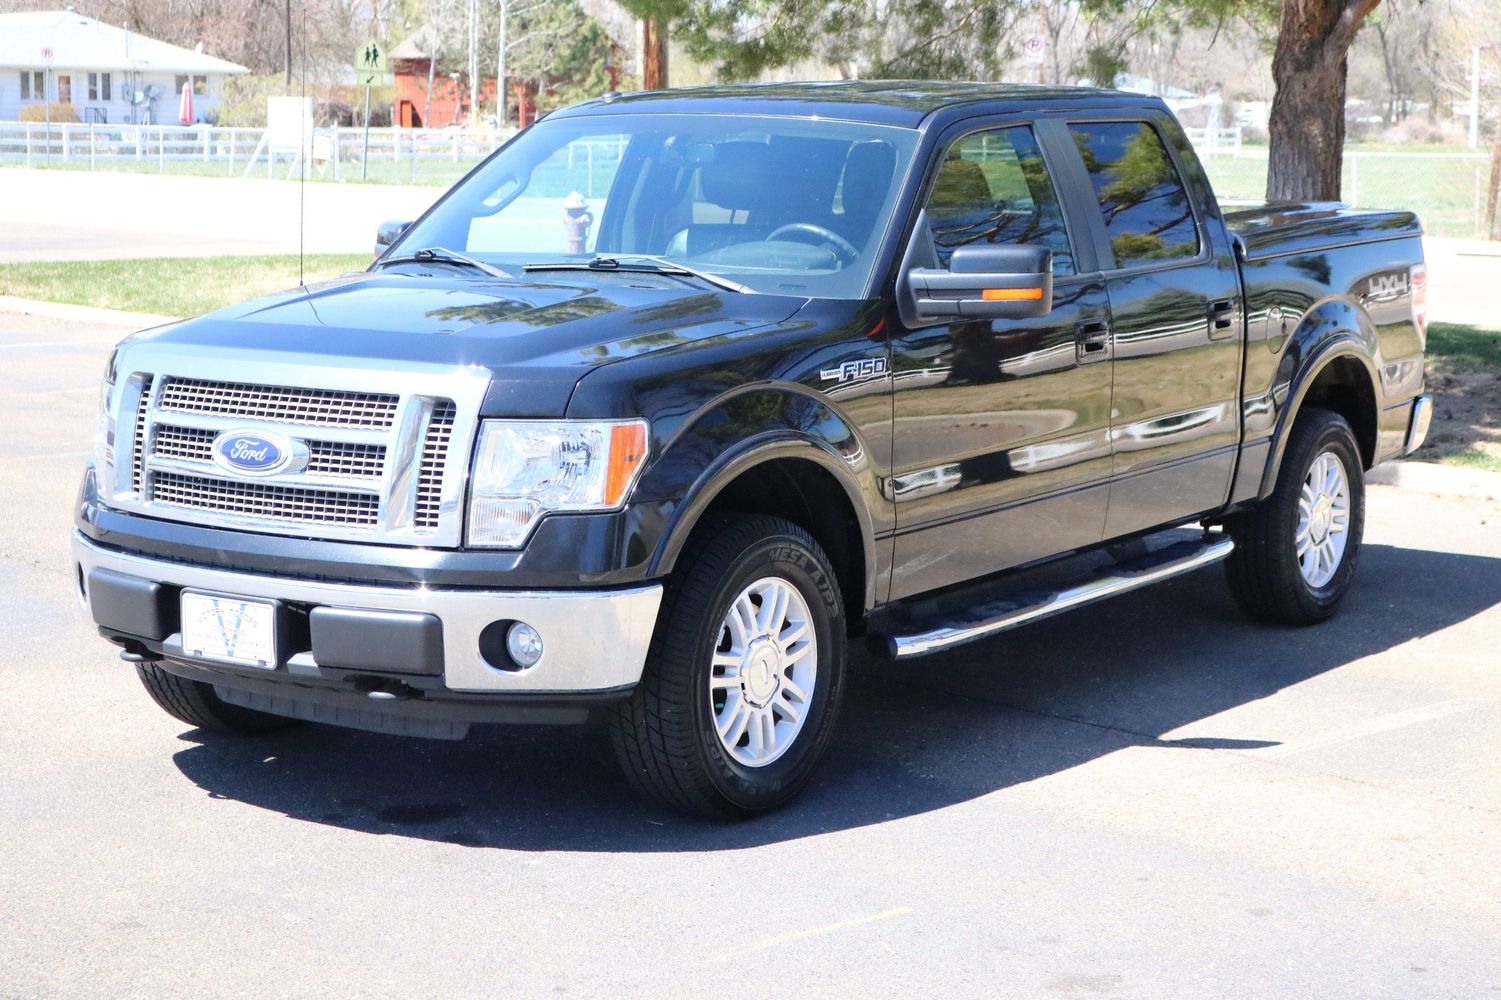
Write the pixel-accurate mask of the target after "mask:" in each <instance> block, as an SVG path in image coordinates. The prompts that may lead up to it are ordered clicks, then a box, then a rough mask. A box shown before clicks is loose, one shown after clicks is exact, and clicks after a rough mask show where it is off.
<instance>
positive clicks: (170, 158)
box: [0, 122, 514, 180]
mask: <svg viewBox="0 0 1501 1000" xmlns="http://www.w3.org/2000/svg"><path fill="white" fill-rule="evenodd" d="M513 134H514V133H513V132H512V131H510V130H505V131H499V130H477V129H476V130H469V129H403V128H372V129H371V130H370V135H369V147H368V154H367V152H366V137H365V130H364V129H363V128H340V127H338V126H332V127H328V128H318V129H314V130H313V132H312V134H311V135H310V137H309V141H308V142H307V143H306V144H305V146H304V149H303V153H304V155H303V156H299V155H298V154H299V150H298V143H297V142H296V141H295V139H294V140H293V142H292V143H291V144H290V145H273V144H272V143H270V142H268V141H267V133H266V131H265V130H264V129H258V128H219V127H214V126H204V125H192V126H184V125H101V124H97V123H93V122H68V123H59V122H54V123H52V124H51V125H50V126H49V125H47V124H45V123H42V122H0V164H4V165H11V166H15V165H24V166H28V167H36V166H43V165H50V166H54V167H71V168H74V169H102V170H120V169H127V170H147V171H153V170H154V171H155V172H158V173H192V174H217V175H222V176H226V177H237V176H262V177H271V178H276V177H295V176H297V175H298V173H299V171H300V168H301V167H302V165H303V164H304V163H305V164H306V169H307V174H308V176H309V177H310V178H321V179H327V180H350V179H358V178H360V176H361V174H362V173H365V174H370V173H372V172H373V171H372V168H375V167H377V165H378V167H379V170H378V174H379V177H376V178H372V179H381V178H390V179H403V178H401V177H400V172H399V171H396V170H394V169H393V165H400V164H402V163H404V162H405V163H407V164H409V165H410V164H413V163H416V164H447V165H449V167H450V169H449V170H448V171H446V172H447V173H450V174H456V173H457V171H454V170H452V165H454V164H459V165H471V166H472V165H473V164H474V163H476V162H478V161H479V160H481V159H483V158H484V157H486V156H488V155H489V154H490V153H491V152H493V151H494V150H495V148H496V147H497V146H499V145H500V144H501V143H502V142H504V141H505V140H506V139H508V138H510V137H511V135H513ZM362 168H363V169H362Z"/></svg>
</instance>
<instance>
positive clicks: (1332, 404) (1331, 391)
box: [1299, 357, 1377, 469]
mask: <svg viewBox="0 0 1501 1000" xmlns="http://www.w3.org/2000/svg"><path fill="white" fill-rule="evenodd" d="M1310 407H1316V408H1318V409H1320V410H1332V411H1334V412H1335V413H1338V414H1339V415H1340V416H1342V417H1344V418H1345V420H1346V422H1348V423H1349V425H1350V429H1351V430H1353V431H1354V432H1355V442H1356V444H1358V445H1359V446H1360V459H1361V461H1362V462H1364V463H1365V467H1366V468H1367V469H1369V468H1370V467H1371V466H1373V465H1375V464H1376V423H1377V419H1376V392H1375V389H1374V388H1373V387H1372V386H1371V377H1370V375H1369V374H1368V373H1367V372H1366V368H1365V366H1364V365H1362V364H1361V363H1360V362H1359V361H1357V360H1355V359H1354V358H1351V357H1343V358H1335V359H1334V360H1333V361H1331V362H1329V364H1327V365H1325V366H1324V368H1323V369H1322V370H1321V371H1320V372H1319V373H1318V375H1317V376H1315V377H1314V380H1313V385H1311V386H1309V387H1308V393H1307V395H1305V396H1304V397H1303V404H1302V408H1303V409H1308V408H1310ZM1299 412H1300V413H1301V412H1302V411H1301V410H1300V411H1299Z"/></svg>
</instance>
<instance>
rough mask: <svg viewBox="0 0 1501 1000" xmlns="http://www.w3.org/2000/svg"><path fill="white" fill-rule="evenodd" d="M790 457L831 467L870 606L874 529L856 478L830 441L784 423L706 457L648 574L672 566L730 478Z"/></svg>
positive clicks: (873, 588)
mask: <svg viewBox="0 0 1501 1000" xmlns="http://www.w3.org/2000/svg"><path fill="white" fill-rule="evenodd" d="M788 458H793V459H802V460H805V461H811V462H813V463H814V464H816V465H818V466H819V467H820V468H822V469H823V470H824V471H826V472H828V473H830V474H831V475H832V476H833V477H834V479H835V481H836V482H837V483H838V484H839V486H840V488H841V489H843V491H844V495H845V499H846V500H848V501H849V505H850V507H851V508H852V509H853V510H854V512H855V519H856V522H857V524H858V526H859V533H860V548H861V552H860V553H858V554H857V553H851V555H852V556H855V557H856V558H860V559H862V560H863V564H864V569H865V593H864V594H863V595H861V600H862V603H863V605H864V607H865V609H866V610H869V609H871V608H873V607H874V606H875V591H876V577H877V567H876V546H875V529H874V526H873V523H872V520H871V516H870V511H869V509H868V508H867V506H866V504H865V502H864V501H863V500H862V490H861V488H860V484H859V481H858V480H857V479H856V477H855V474H854V473H853V472H852V471H851V470H850V468H849V464H848V463H847V462H846V461H845V460H844V459H843V457H842V456H840V455H839V453H838V452H837V451H835V450H834V449H833V447H832V446H830V445H829V444H828V442H826V441H821V440H819V439H818V438H815V437H811V436H809V435H806V434H800V433H798V432H796V431H793V430H790V429H786V428H776V429H772V430H768V431H765V432H763V433H761V434H758V435H756V436H755V437H753V438H749V439H747V440H745V441H743V442H740V443H739V444H737V445H736V446H735V447H733V448H731V449H729V450H727V451H725V452H723V453H721V454H720V455H718V456H716V457H715V459H714V461H712V462H711V463H709V465H708V467H707V468H705V469H704V471H703V472H702V473H701V474H700V475H699V477H698V478H697V479H696V480H695V481H694V483H693V485H692V486H691V487H690V488H689V489H688V491H687V493H686V494H685V495H684V496H683V499H682V501H681V502H680V503H679V504H678V505H677V506H676V507H675V508H674V510H673V512H672V515H671V517H670V518H669V520H668V523H667V526H666V529H665V530H664V531H663V533H662V538H661V541H660V542H659V543H658V545H657V549H656V552H655V553H654V554H653V556H652V561H651V564H650V566H649V569H648V575H649V576H651V577H653V578H655V577H660V576H665V575H667V574H668V573H670V572H672V569H673V566H674V565H676V563H677V559H678V556H679V555H681V554H682V550H683V546H684V545H685V544H686V543H687V541H688V538H689V536H690V535H692V533H693V530H694V528H696V527H697V525H698V522H699V520H700V518H702V517H703V514H704V512H705V511H706V510H708V509H709V506H710V505H711V504H712V503H713V502H714V500H715V499H716V498H717V497H718V496H719V494H720V493H722V492H723V491H724V490H725V488H726V487H727V486H729V485H730V483H732V482H734V481H735V479H737V478H738V477H739V476H740V475H742V474H743V473H745V472H748V471H750V470H751V469H754V468H755V467H756V466H758V465H764V464H766V463H767V462H773V461H777V460H780V459H788ZM846 596H849V595H846Z"/></svg>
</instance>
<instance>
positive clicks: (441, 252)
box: [376, 247, 516, 281]
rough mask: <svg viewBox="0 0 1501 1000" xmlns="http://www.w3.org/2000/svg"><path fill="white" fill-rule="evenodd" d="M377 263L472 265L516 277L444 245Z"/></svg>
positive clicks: (384, 264) (494, 273) (485, 270)
mask: <svg viewBox="0 0 1501 1000" xmlns="http://www.w3.org/2000/svg"><path fill="white" fill-rule="evenodd" d="M376 264H378V265H379V266H381V267H385V266H386V265H387V264H459V265H461V266H463V267H472V268H474V269H475V270H477V271H484V272H485V273H486V274H488V275H491V276H493V277H496V278H505V279H506V280H508V281H509V280H510V279H512V278H515V277H516V276H515V275H514V274H507V273H506V272H504V271H502V270H501V269H500V268H498V267H491V266H490V265H489V264H486V263H485V262H484V261H482V260H475V259H474V258H473V257H465V256H464V255H463V254H461V253H458V252H456V251H453V250H448V249H445V248H443V247H423V248H422V249H421V250H418V251H416V252H415V253H412V254H404V255H402V256H400V257H387V258H386V259H385V260H378V261H376Z"/></svg>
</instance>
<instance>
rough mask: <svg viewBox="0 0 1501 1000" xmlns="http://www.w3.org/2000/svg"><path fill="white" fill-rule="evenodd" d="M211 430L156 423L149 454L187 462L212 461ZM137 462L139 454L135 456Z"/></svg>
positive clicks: (212, 436)
mask: <svg viewBox="0 0 1501 1000" xmlns="http://www.w3.org/2000/svg"><path fill="white" fill-rule="evenodd" d="M214 437H215V434H214V432H213V431H206V430H201V429H199V428H197V427H174V426H172V425H171V424H157V425H156V437H154V438H153V439H152V442H151V454H153V455H160V456H162V457H163V458H181V459H186V460H187V461H189V462H212V461H213V460H214V449H213V444H214ZM136 461H137V463H139V461H140V456H139V455H138V456H137V457H136Z"/></svg>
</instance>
